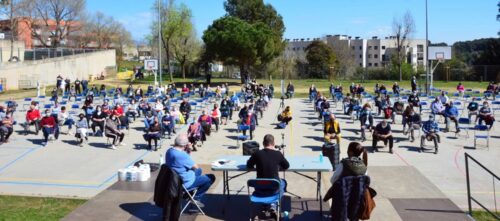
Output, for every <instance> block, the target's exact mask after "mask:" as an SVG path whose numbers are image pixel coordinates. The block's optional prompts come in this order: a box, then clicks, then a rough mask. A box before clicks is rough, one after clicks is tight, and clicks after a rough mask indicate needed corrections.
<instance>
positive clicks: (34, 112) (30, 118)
mask: <svg viewBox="0 0 500 221" xmlns="http://www.w3.org/2000/svg"><path fill="white" fill-rule="evenodd" d="M41 118H42V116H41V115H40V111H39V110H38V109H36V108H35V106H34V105H31V106H30V109H29V110H28V111H27V112H26V123H25V125H24V128H25V130H26V131H28V129H29V126H30V125H35V133H36V135H38V131H39V130H40V120H41Z"/></svg>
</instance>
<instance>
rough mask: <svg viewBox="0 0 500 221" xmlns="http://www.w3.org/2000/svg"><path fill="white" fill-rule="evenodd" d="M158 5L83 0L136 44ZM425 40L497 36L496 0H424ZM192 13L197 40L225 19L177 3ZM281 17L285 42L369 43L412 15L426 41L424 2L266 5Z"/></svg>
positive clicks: (207, 2)
mask: <svg viewBox="0 0 500 221" xmlns="http://www.w3.org/2000/svg"><path fill="white" fill-rule="evenodd" d="M155 1H156V0H87V9H88V11H90V12H95V11H101V12H103V13H105V14H107V15H110V16H113V17H114V18H115V19H117V20H119V21H121V22H122V23H124V25H125V26H126V27H127V28H128V29H129V31H130V32H132V35H133V37H134V39H135V40H141V39H143V37H144V35H146V34H148V33H149V26H150V24H151V20H152V19H154V16H153V13H152V10H151V7H152V6H153V3H154V2H155ZM428 1H429V39H430V40H431V41H433V42H447V43H454V42H456V41H463V40H472V39H478V38H485V37H498V36H497V32H498V31H499V30H500V22H498V21H496V14H497V11H498V7H497V4H498V0H428ZM181 2H182V3H184V4H186V5H187V6H188V7H189V8H191V10H192V12H193V16H194V23H195V26H196V29H197V32H198V35H199V37H200V36H201V35H202V33H203V31H204V30H205V29H206V28H207V26H208V25H210V24H211V23H212V21H213V20H215V19H217V18H219V17H221V16H223V15H224V14H225V11H224V8H223V2H224V1H223V0H177V1H176V3H177V4H178V3H181ZM265 2H267V3H271V4H272V5H273V6H274V7H275V8H276V9H277V11H278V13H280V14H281V15H282V16H283V19H284V22H285V25H286V32H285V38H292V39H293V38H313V37H322V36H324V35H327V34H347V35H351V36H360V37H364V38H370V37H371V36H380V37H383V36H387V35H389V34H390V33H391V24H392V20H393V17H395V16H399V17H401V16H402V15H404V13H405V12H406V11H410V12H411V13H412V15H413V17H414V19H415V23H416V32H415V34H414V37H416V38H425V0H312V1H304V0H265Z"/></svg>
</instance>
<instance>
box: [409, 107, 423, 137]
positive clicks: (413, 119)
mask: <svg viewBox="0 0 500 221" xmlns="http://www.w3.org/2000/svg"><path fill="white" fill-rule="evenodd" d="M406 123H407V124H408V130H409V131H410V142H413V141H415V130H420V127H421V124H422V120H421V118H420V115H419V114H417V113H415V111H414V110H413V109H410V114H409V116H408V118H407V122H406Z"/></svg>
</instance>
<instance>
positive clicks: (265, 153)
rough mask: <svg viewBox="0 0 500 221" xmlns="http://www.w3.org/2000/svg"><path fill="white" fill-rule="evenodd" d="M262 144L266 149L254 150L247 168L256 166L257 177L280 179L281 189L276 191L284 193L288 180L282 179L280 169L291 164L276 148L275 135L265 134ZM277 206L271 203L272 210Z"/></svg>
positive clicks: (284, 168) (286, 167)
mask: <svg viewBox="0 0 500 221" xmlns="http://www.w3.org/2000/svg"><path fill="white" fill-rule="evenodd" d="M262 144H263V146H264V149H261V150H258V151H256V152H254V153H253V154H252V156H250V158H249V159H248V161H247V168H248V169H254V168H255V169H256V170H257V178H265V179H276V180H279V181H280V183H281V185H280V189H279V190H276V192H278V191H280V192H281V195H283V193H284V192H285V191H286V181H285V180H283V179H280V177H279V175H278V171H280V170H286V169H288V168H289V167H290V164H289V163H288V161H287V160H286V159H285V157H284V156H283V154H282V153H281V152H280V151H279V150H277V149H276V148H275V142H274V136H273V135H271V134H267V135H265V136H264V141H263V142H262ZM268 194H273V193H268ZM275 206H276V205H271V208H270V210H271V212H275V211H276V208H275ZM274 215H276V214H274Z"/></svg>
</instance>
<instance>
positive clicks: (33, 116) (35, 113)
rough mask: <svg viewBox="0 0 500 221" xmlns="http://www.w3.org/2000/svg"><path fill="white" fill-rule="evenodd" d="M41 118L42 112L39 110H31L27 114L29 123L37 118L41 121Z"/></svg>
mask: <svg viewBox="0 0 500 221" xmlns="http://www.w3.org/2000/svg"><path fill="white" fill-rule="evenodd" d="M40 117H42V116H41V115H40V111H39V110H37V109H33V110H29V111H28V112H26V119H27V120H29V121H32V120H35V119H37V118H38V119H40Z"/></svg>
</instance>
